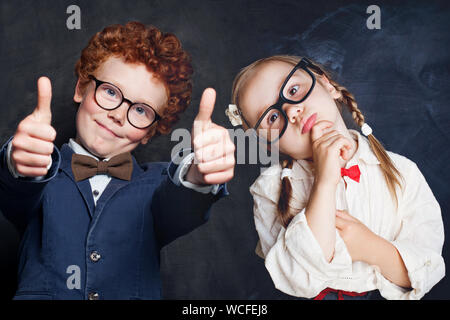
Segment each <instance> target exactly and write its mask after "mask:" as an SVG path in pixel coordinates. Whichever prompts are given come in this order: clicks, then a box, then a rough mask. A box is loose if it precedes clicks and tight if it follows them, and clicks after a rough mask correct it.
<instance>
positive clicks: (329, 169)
mask: <svg viewBox="0 0 450 320" xmlns="http://www.w3.org/2000/svg"><path fill="white" fill-rule="evenodd" d="M332 126H333V123H332V122H330V121H326V120H322V121H319V122H317V123H316V124H315V125H314V126H313V127H312V129H311V144H312V153H313V161H314V166H315V170H316V173H315V179H316V182H317V183H318V184H331V185H333V186H336V185H337V184H338V183H339V180H340V179H341V167H340V161H339V158H340V157H342V158H343V159H344V160H348V157H349V150H350V149H351V146H352V145H351V142H350V141H349V140H348V138H346V137H345V136H343V135H342V134H340V133H339V132H338V131H336V130H330V128H331V127H332Z"/></svg>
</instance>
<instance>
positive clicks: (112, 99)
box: [89, 75, 161, 129]
mask: <svg viewBox="0 0 450 320" xmlns="http://www.w3.org/2000/svg"><path fill="white" fill-rule="evenodd" d="M89 78H90V79H92V80H94V81H95V101H96V102H97V104H98V105H99V106H100V107H101V108H102V109H105V110H114V109H116V108H118V107H119V106H120V105H122V103H123V102H124V101H126V102H128V104H129V105H130V106H129V107H128V111H127V119H128V122H129V123H130V124H131V125H132V126H133V127H135V128H138V129H146V128H148V127H150V126H151V125H152V124H153V123H155V122H156V121H158V120H160V119H161V117H160V116H159V115H158V114H157V113H156V111H155V109H153V108H152V107H150V106H149V105H148V104H146V103H140V102H138V103H133V102H131V101H130V100H128V99H127V98H125V97H124V96H123V93H122V91H121V90H120V89H119V88H118V87H116V86H115V85H113V84H111V83H109V82H105V81H100V80H98V79H97V78H95V77H94V76H93V75H89Z"/></svg>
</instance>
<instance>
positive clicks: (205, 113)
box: [194, 88, 216, 127]
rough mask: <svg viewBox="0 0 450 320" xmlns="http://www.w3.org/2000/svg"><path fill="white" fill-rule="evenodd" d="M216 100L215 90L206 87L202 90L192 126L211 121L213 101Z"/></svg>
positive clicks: (202, 124) (203, 124)
mask: <svg viewBox="0 0 450 320" xmlns="http://www.w3.org/2000/svg"><path fill="white" fill-rule="evenodd" d="M215 102H216V91H215V90H214V89H213V88H207V89H205V91H203V94H202V98H201V100H200V106H199V108H198V113H197V116H196V117H195V120H194V126H199V125H201V126H202V127H204V126H205V125H206V124H209V123H210V122H211V116H212V113H213V111H214V103H215Z"/></svg>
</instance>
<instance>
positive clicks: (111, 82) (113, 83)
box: [102, 79, 161, 111]
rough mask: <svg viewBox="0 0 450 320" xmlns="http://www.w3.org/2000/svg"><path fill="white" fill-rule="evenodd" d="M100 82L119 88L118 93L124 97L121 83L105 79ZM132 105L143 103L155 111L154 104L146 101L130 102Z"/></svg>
mask: <svg viewBox="0 0 450 320" xmlns="http://www.w3.org/2000/svg"><path fill="white" fill-rule="evenodd" d="M102 81H105V82H108V83H110V84H112V85H114V86H116V87H117V88H119V89H120V91H121V92H122V95H123V96H124V97H125V95H124V93H123V89H122V88H123V87H124V86H123V85H122V84H121V83H119V82H117V83H115V82H116V81H114V82H113V81H111V80H107V79H105V80H102ZM132 102H133V103H145V104H148V105H149V106H151V107H152V108H154V109H155V110H156V109H157V108H156V104H154V103H152V102H148V101H145V100H139V99H138V100H137V102H136V100H135V101H132ZM160 108H161V107H159V106H158V109H160ZM156 111H159V110H156Z"/></svg>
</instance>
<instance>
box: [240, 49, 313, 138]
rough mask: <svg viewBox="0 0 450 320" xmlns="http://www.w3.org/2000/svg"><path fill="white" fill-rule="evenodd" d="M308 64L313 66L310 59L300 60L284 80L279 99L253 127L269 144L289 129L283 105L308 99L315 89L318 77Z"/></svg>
mask: <svg viewBox="0 0 450 320" xmlns="http://www.w3.org/2000/svg"><path fill="white" fill-rule="evenodd" d="M308 66H312V64H311V62H310V61H309V60H308V59H306V58H303V59H302V60H300V62H299V63H298V64H297V65H296V66H295V67H294V68H293V69H292V71H291V72H290V73H289V75H288V76H287V77H286V79H285V80H284V82H283V85H282V86H281V89H280V93H279V95H278V96H279V97H278V101H277V102H276V103H275V104H274V105H272V106H270V107H269V108H267V109H266V110H265V111H264V113H263V114H262V115H261V117H260V118H259V120H258V121H257V122H256V125H255V126H254V127H253V129H254V130H255V131H256V132H257V134H258V136H259V137H261V138H263V139H265V140H266V141H267V143H268V144H271V143H274V142H276V141H278V140H279V139H280V138H281V136H282V135H283V134H284V132H285V131H286V129H287V125H288V123H289V121H288V116H287V114H286V112H285V111H284V110H283V105H284V104H286V103H288V104H297V103H300V102H302V101H304V100H306V99H307V98H308V96H309V95H310V94H311V92H312V90H313V89H314V85H315V84H316V78H315V77H314V74H313V73H312V72H311V71H310V70H309V69H308ZM242 118H243V117H242ZM244 121H246V120H245V119H244ZM246 123H247V121H246ZM247 125H248V123H247ZM249 127H250V126H249Z"/></svg>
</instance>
